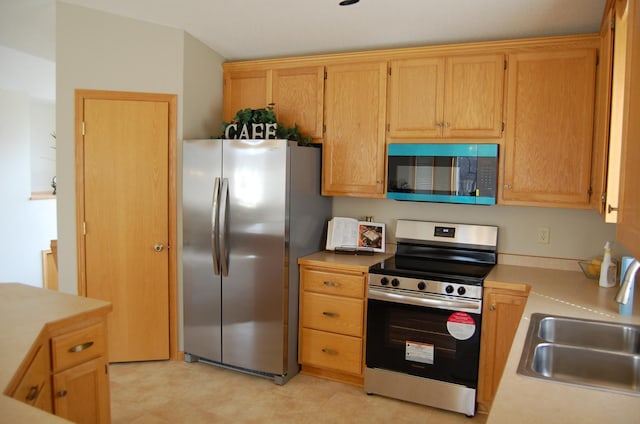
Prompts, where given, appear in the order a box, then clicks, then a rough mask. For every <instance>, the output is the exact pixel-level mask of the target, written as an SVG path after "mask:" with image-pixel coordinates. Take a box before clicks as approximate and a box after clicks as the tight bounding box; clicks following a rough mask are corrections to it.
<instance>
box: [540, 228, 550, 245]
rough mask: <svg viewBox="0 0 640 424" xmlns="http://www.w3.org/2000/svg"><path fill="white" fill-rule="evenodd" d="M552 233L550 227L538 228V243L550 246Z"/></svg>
mask: <svg viewBox="0 0 640 424" xmlns="http://www.w3.org/2000/svg"><path fill="white" fill-rule="evenodd" d="M550 233H551V230H550V229H549V227H538V243H540V244H549V236H550Z"/></svg>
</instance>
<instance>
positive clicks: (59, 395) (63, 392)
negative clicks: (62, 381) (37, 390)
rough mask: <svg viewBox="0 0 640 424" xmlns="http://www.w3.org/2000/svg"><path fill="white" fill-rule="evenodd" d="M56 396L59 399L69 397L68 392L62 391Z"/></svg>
mask: <svg viewBox="0 0 640 424" xmlns="http://www.w3.org/2000/svg"><path fill="white" fill-rule="evenodd" d="M56 395H58V397H65V396H66V395H67V391H66V390H60V391H59V392H58V393H56Z"/></svg>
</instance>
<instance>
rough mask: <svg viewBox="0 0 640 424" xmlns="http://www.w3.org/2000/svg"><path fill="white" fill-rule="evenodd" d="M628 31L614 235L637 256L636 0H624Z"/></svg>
mask: <svg viewBox="0 0 640 424" xmlns="http://www.w3.org/2000/svg"><path fill="white" fill-rule="evenodd" d="M627 14H628V17H627V19H628V32H627V43H628V44H627V49H626V51H627V58H626V60H625V61H626V71H625V73H626V74H627V76H628V77H627V78H625V81H626V86H625V92H626V93H628V94H629V95H628V96H626V97H625V99H626V100H625V104H624V108H623V112H622V117H623V118H622V119H623V137H622V140H623V141H622V160H621V166H622V170H621V174H620V210H619V212H618V225H617V227H616V236H617V239H618V241H620V243H622V244H623V245H624V246H625V247H626V248H627V249H629V251H630V252H631V254H632V255H633V256H635V257H636V258H638V259H640V243H639V242H638V241H639V240H640V166H638V164H639V163H640V10H639V8H638V2H637V1H629V2H627Z"/></svg>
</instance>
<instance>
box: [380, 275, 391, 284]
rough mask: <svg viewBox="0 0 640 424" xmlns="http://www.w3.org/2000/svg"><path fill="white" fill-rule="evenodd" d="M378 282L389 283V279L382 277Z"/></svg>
mask: <svg viewBox="0 0 640 424" xmlns="http://www.w3.org/2000/svg"><path fill="white" fill-rule="evenodd" d="M380 284H382V285H383V286H386V285H387V284H389V279H388V278H387V277H382V278H381V279H380Z"/></svg>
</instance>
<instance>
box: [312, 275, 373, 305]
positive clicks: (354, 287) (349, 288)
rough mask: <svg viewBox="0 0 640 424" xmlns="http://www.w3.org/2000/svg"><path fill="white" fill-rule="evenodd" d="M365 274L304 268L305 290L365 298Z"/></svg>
mask: <svg viewBox="0 0 640 424" xmlns="http://www.w3.org/2000/svg"><path fill="white" fill-rule="evenodd" d="M364 282H365V276H364V275H361V274H358V275H350V274H341V273H337V272H327V271H320V270H316V269H307V268H302V284H303V290H307V291H313V292H317V293H326V294H333V295H338V296H348V297H355V298H358V299H363V298H364V286H365V283H364Z"/></svg>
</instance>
